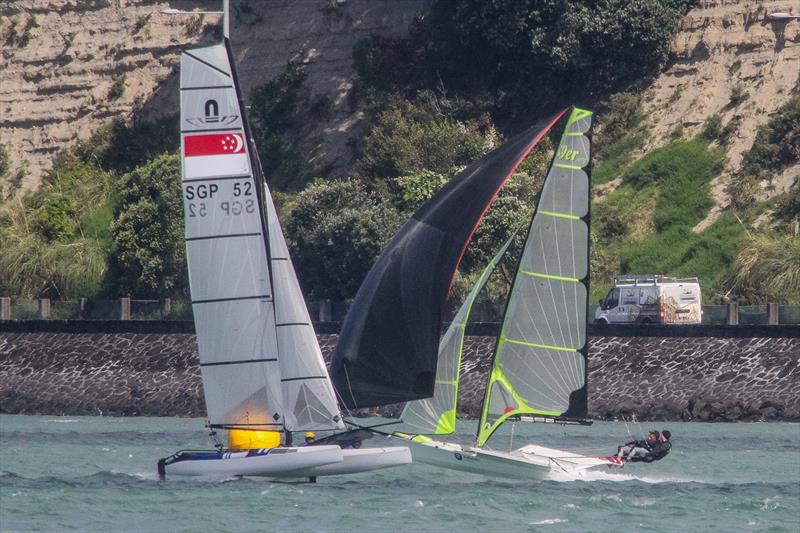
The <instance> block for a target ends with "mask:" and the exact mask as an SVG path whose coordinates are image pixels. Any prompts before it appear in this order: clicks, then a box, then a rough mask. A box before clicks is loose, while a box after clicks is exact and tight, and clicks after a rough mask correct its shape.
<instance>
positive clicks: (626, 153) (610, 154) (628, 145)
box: [592, 126, 645, 185]
mask: <svg viewBox="0 0 800 533" xmlns="http://www.w3.org/2000/svg"><path fill="white" fill-rule="evenodd" d="M644 141H645V134H644V128H642V127H641V126H639V127H636V128H635V129H633V130H630V131H628V132H627V133H626V134H625V135H623V136H622V137H620V138H619V139H618V140H616V141H615V142H613V143H611V144H609V145H607V146H605V147H604V148H603V150H602V151H600V153H598V154H597V157H598V159H599V163H598V164H597V165H596V166H595V167H594V169H593V170H592V183H594V184H598V185H599V184H601V183H607V182H609V181H611V180H613V179H614V178H616V177H619V176H620V175H622V173H623V172H624V170H625V169H626V168H627V167H628V166H629V165H630V164H631V159H632V158H633V153H634V152H635V151H636V150H638V149H639V148H641V147H642V145H644Z"/></svg>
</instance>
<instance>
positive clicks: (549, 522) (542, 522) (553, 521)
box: [528, 518, 569, 526]
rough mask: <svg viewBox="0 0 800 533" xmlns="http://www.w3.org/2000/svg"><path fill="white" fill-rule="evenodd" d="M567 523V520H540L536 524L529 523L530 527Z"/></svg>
mask: <svg viewBox="0 0 800 533" xmlns="http://www.w3.org/2000/svg"><path fill="white" fill-rule="evenodd" d="M565 522H569V520H567V519H566V518H545V519H544V520H538V521H536V522H528V525H529V526H544V525H549V524H563V523H565Z"/></svg>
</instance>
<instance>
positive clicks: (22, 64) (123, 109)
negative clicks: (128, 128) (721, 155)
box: [0, 0, 800, 224]
mask: <svg viewBox="0 0 800 533" xmlns="http://www.w3.org/2000/svg"><path fill="white" fill-rule="evenodd" d="M430 3H431V0H402V1H398V0H394V1H391V0H294V1H291V2H287V1H280V0H269V1H263V2H262V1H259V2H256V1H253V0H233V2H232V4H233V8H232V10H233V20H232V28H233V30H232V40H233V44H234V48H235V50H236V54H237V62H238V66H239V74H240V77H241V80H242V84H243V86H244V90H245V94H249V92H250V90H251V89H252V88H253V87H255V86H258V85H261V84H263V83H265V82H267V81H269V80H271V79H273V78H275V76H277V75H278V74H279V73H280V72H282V71H283V70H284V69H285V67H286V65H287V63H289V62H290V61H291V62H299V63H302V64H305V65H306V73H307V75H308V78H307V86H308V88H309V90H310V91H311V98H312V99H313V98H314V97H317V96H320V97H323V98H324V99H325V100H326V101H327V102H328V104H329V105H328V109H327V112H326V114H325V116H324V117H320V121H319V125H318V126H317V127H316V128H314V129H313V132H312V134H311V135H310V136H309V137H310V138H309V140H308V146H309V148H311V149H314V150H315V153H317V154H318V155H319V157H322V158H323V160H325V161H327V163H328V164H329V166H330V167H332V168H333V169H337V168H339V169H341V168H343V167H346V166H347V164H348V163H349V162H350V157H351V153H350V152H351V151H350V149H349V148H348V144H347V143H348V141H349V140H350V139H351V138H352V137H353V136H354V135H357V134H358V133H360V130H359V124H360V123H361V120H362V118H363V111H362V110H360V109H358V108H354V107H352V106H351V101H352V99H350V98H349V96H351V93H352V90H353V78H354V75H353V68H352V47H353V44H355V43H356V42H357V41H358V40H359V39H362V38H363V37H366V36H368V35H370V34H380V35H384V36H392V35H401V34H403V33H405V32H406V31H407V29H408V27H409V25H410V24H411V22H412V21H413V19H414V17H415V16H416V15H417V14H418V13H419V12H421V11H422V10H424V8H425V7H426V6H428V5H429V4H430ZM792 4H793V2H791V1H786V0H784V1H766V2H759V3H753V2H747V1H724V0H704V1H701V2H700V3H699V6H698V7H697V8H696V9H694V10H692V11H691V12H690V13H689V14H688V15H687V16H686V17H685V18H684V20H683V21H682V23H681V31H680V33H679V34H678V35H677V37H676V38H675V40H674V42H673V45H672V56H673V61H672V62H671V63H670V64H669V65H668V66H667V68H666V69H665V70H664V72H663V74H662V75H661V76H660V77H659V78H658V80H656V82H655V83H654V84H653V85H652V86H651V87H650V88H649V89H648V91H647V99H646V100H647V102H648V105H647V109H646V112H647V113H648V115H649V116H650V117H651V118H650V123H651V125H652V129H651V135H649V139H650V140H649V142H648V144H647V146H646V147H645V150H649V149H652V148H654V147H657V146H660V145H663V144H664V143H665V142H667V140H668V139H669V137H670V134H672V133H673V132H674V131H675V129H676V128H679V127H680V128H683V129H684V130H685V131H686V133H687V134H695V133H697V131H699V130H700V128H701V127H702V124H703V123H704V121H705V120H706V119H707V118H708V117H709V116H711V115H713V114H715V113H718V114H720V115H721V116H722V119H723V122H724V123H728V122H730V121H732V120H733V121H736V125H737V128H736V133H735V136H734V138H733V139H732V142H731V146H730V148H729V149H728V159H727V161H726V164H725V172H723V173H722V175H721V176H720V177H719V178H718V179H717V181H716V183H715V187H714V191H715V200H716V202H717V204H718V205H719V206H724V205H726V204H727V198H726V197H725V193H724V186H725V184H726V183H727V182H728V180H729V179H730V175H731V173H732V172H734V171H735V170H736V169H737V168H738V165H739V164H740V162H741V156H742V153H743V151H745V150H747V149H748V148H749V146H750V144H751V143H752V139H753V137H754V134H755V131H756V128H757V127H758V126H760V125H761V124H763V123H765V122H766V121H767V120H768V118H769V115H770V113H772V112H774V111H775V110H776V109H777V108H778V107H780V106H781V105H782V104H783V103H785V102H786V100H787V99H788V98H789V96H790V92H791V89H792V88H793V86H794V84H795V83H796V82H797V79H798V72H800V21H792V22H788V23H779V22H772V23H770V22H766V21H765V20H764V16H765V15H766V14H768V13H772V12H775V11H789V12H791V11H792V9H795V10H796V8H797V6H796V5H792ZM166 7H175V8H178V9H182V10H192V9H219V5H218V3H217V2H207V1H205V2H204V1H202V0H176V1H173V2H161V1H153V0H81V1H77V0H13V1H10V2H4V3H3V5H2V6H0V15H2V18H1V19H0V46H2V53H1V54H0V109H1V110H2V116H0V142H1V143H4V144H6V145H7V146H8V148H9V152H10V156H11V161H12V166H13V167H14V168H19V166H20V165H22V164H25V165H27V177H26V178H25V181H24V183H23V189H32V188H36V187H37V186H38V183H39V182H40V180H41V177H42V176H43V174H44V172H46V170H47V169H48V168H49V167H50V162H51V159H52V157H53V155H54V154H56V153H57V152H58V151H59V150H61V149H63V148H65V147H68V146H69V145H71V144H72V143H74V142H75V140H77V139H87V138H88V137H89V136H90V134H91V133H92V131H94V130H95V129H96V128H97V127H99V126H100V125H101V124H102V123H103V122H104V121H106V120H108V119H111V118H113V117H122V118H126V119H128V118H130V117H131V116H132V114H134V113H138V114H139V116H143V117H144V118H149V117H155V116H164V115H171V114H174V113H175V112H176V110H177V108H176V106H177V98H176V97H177V87H176V86H177V80H176V76H175V69H176V67H177V64H178V60H179V59H178V56H179V52H180V49H181V48H183V47H186V46H189V45H196V44H198V43H203V42H205V43H208V42H212V41H214V40H215V38H216V37H217V36H218V35H215V32H216V31H218V21H219V18H218V16H215V15H206V16H200V15H164V14H162V13H160V11H161V10H162V9H164V8H166ZM737 94H738V96H734V95H737ZM798 173H800V169H799V168H798V167H797V166H796V165H795V166H794V167H791V168H789V169H787V170H786V171H785V172H784V173H783V174H782V175H781V176H777V177H776V179H775V180H773V184H772V185H774V186H775V189H773V191H774V192H775V193H780V192H783V191H784V190H785V189H786V188H788V186H789V185H790V184H791V181H792V179H793V177H794V176H796V175H797V174H798ZM717 213H718V210H716V209H715V210H714V211H712V214H711V215H709V218H708V221H706V222H704V224H707V222H710V221H712V220H713V219H714V218H715V217H716V216H717Z"/></svg>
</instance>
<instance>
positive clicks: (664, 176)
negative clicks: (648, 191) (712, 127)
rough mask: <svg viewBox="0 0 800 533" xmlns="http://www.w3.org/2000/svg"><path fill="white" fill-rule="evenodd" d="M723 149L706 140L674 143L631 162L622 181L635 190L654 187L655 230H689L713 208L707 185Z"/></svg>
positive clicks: (720, 163)
mask: <svg viewBox="0 0 800 533" xmlns="http://www.w3.org/2000/svg"><path fill="white" fill-rule="evenodd" d="M724 155H725V153H724V150H722V149H719V148H717V149H709V146H708V141H706V140H703V139H692V140H690V141H676V142H673V143H671V144H669V145H667V146H664V147H663V148H659V149H658V150H655V151H653V152H651V153H649V154H648V155H647V156H645V157H643V158H642V159H640V160H639V161H637V162H636V163H634V164H633V165H632V166H631V167H630V168H629V169H628V170H627V171H626V172H625V174H624V175H623V177H622V181H623V183H625V184H630V185H632V186H633V187H635V188H639V189H640V188H644V187H647V186H649V185H655V186H656V187H658V189H659V191H660V195H659V198H658V202H657V204H656V212H655V214H654V217H653V223H654V224H655V228H656V231H665V230H667V229H668V228H671V227H674V226H688V227H692V226H694V225H695V224H697V223H698V222H700V221H701V220H702V219H703V218H704V217H705V215H706V213H707V212H708V210H709V209H710V208H711V206H712V205H713V201H712V200H711V198H710V197H709V194H708V193H709V187H708V184H709V182H710V181H711V179H712V178H713V177H714V176H716V175H717V174H718V173H719V172H720V171H721V170H722V164H723V159H724Z"/></svg>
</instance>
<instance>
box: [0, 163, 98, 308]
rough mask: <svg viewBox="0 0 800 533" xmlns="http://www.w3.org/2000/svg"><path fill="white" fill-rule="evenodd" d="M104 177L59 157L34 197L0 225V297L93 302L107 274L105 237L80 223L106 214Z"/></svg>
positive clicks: (11, 208) (16, 205) (14, 205)
mask: <svg viewBox="0 0 800 533" xmlns="http://www.w3.org/2000/svg"><path fill="white" fill-rule="evenodd" d="M108 192H109V176H108V174H106V173H105V172H103V171H102V170H101V169H99V168H98V167H97V166H96V165H92V164H88V163H84V162H82V161H80V160H79V159H77V158H75V157H74V156H73V157H69V156H68V155H64V156H62V157H61V158H59V160H58V161H56V164H55V165H54V168H53V170H52V171H51V172H50V173H49V174H48V176H46V178H45V180H44V182H43V183H42V185H41V187H40V188H39V190H38V191H36V192H35V193H32V194H30V195H27V196H25V197H24V198H20V199H17V200H15V201H14V202H11V203H9V204H8V205H7V207H6V209H5V216H4V217H2V218H1V219H0V242H2V243H3V253H2V254H0V271H1V272H4V273H5V275H4V276H0V291H2V292H3V293H4V294H10V295H13V296H16V297H21V298H38V297H43V296H48V297H61V298H69V297H78V296H94V295H95V294H96V293H97V292H98V291H100V290H101V289H102V285H103V280H104V278H105V275H106V272H107V261H106V254H107V250H108V247H109V242H108V237H107V235H108V229H107V228H108V225H109V223H110V221H109V220H108V219H106V221H105V224H106V230H105V231H106V235H105V236H104V235H103V234H102V232H101V233H100V234H98V233H92V232H90V231H87V228H86V226H85V221H87V220H88V219H90V218H92V217H95V216H96V213H97V212H100V211H103V210H106V211H107V210H108Z"/></svg>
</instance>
